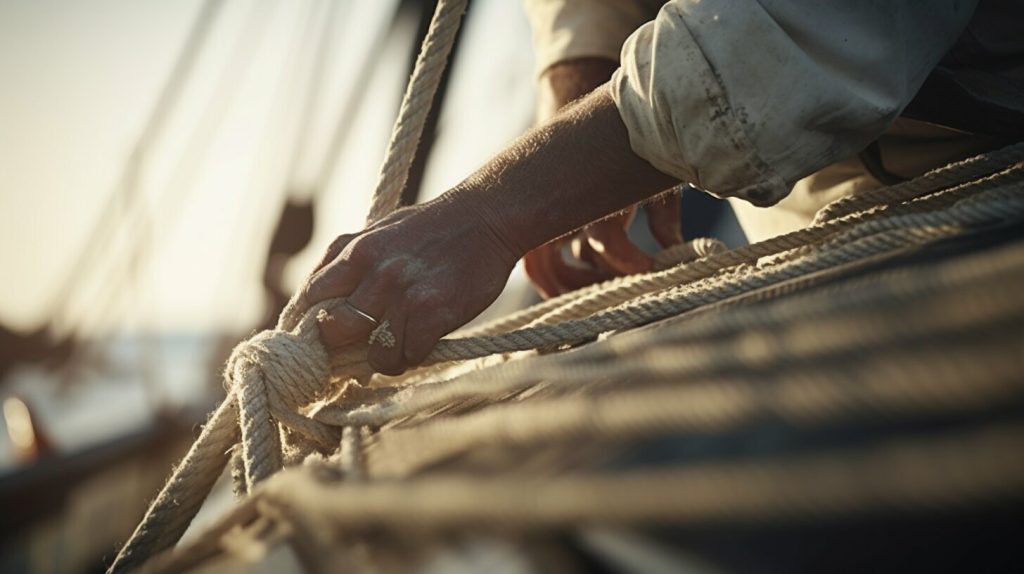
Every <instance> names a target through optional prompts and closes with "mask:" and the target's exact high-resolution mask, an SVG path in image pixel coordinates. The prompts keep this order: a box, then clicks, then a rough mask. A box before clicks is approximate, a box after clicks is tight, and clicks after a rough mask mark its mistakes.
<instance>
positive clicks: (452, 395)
mask: <svg viewBox="0 0 1024 574" xmlns="http://www.w3.org/2000/svg"><path fill="white" fill-rule="evenodd" d="M1016 197H1017V200H1018V201H1017V206H1016V207H1017V211H1016V213H1017V217H1018V219H1020V218H1024V194H1022V193H1021V192H1018V193H1017V195H1016ZM992 202H993V203H1004V202H1006V200H1005V197H1004V196H1002V195H1001V194H1000V195H998V196H996V197H995V198H993V200H992ZM969 207H970V206H969ZM1002 207H1011V208H1012V207H1013V206H1002ZM962 209H963V208H962ZM946 236H949V233H948V231H947V230H944V229H943V230H942V231H936V232H935V234H934V235H933V236H931V237H930V238H931V239H936V238H942V237H946ZM921 238H922V235H921V232H920V231H919V230H916V229H909V230H907V229H899V228H897V229H896V230H894V231H889V232H888V233H886V234H885V235H880V236H870V237H866V238H864V239H859V240H858V241H855V242H853V244H850V245H847V246H845V249H846V251H848V252H851V253H859V252H862V251H863V248H862V246H861V245H860V244H862V242H865V241H866V242H867V244H868V245H870V246H872V247H873V249H880V248H881V249H883V250H885V249H888V250H905V249H907V245H908V242H909V241H912V240H916V239H921ZM926 242H927V241H926ZM842 255H843V254H840V256H839V258H840V259H846V258H845V257H843V256H842ZM820 264H821V260H820V259H817V258H807V259H805V260H803V261H795V262H791V263H787V264H786V265H785V267H784V268H781V269H771V268H769V269H766V270H765V271H764V273H763V274H762V275H761V276H760V277H758V279H760V280H757V281H755V282H754V283H753V284H752V283H751V281H749V277H743V276H739V277H737V278H736V280H735V281H732V282H729V281H719V282H710V283H707V285H706V286H703V288H702V289H701V290H700V291H699V292H697V293H696V294H694V293H687V292H686V291H685V289H684V288H681V291H682V292H683V293H682V294H681V295H677V296H675V298H674V299H671V300H670V299H666V300H663V301H659V302H655V303H654V305H662V304H664V305H669V306H673V307H676V306H681V307H691V306H696V305H699V304H701V303H703V302H709V303H710V302H714V301H716V300H721V299H725V298H728V297H729V296H730V293H731V292H732V291H733V290H735V291H741V290H742V285H743V284H746V285H750V286H751V288H752V289H756V288H757V285H759V284H760V283H761V281H762V280H764V279H766V278H768V276H769V274H772V275H775V277H774V278H775V279H778V280H783V279H784V278H785V277H787V276H794V277H799V276H801V275H803V274H806V273H810V272H813V271H815V270H817V269H816V268H817V267H819V266H821V265H820ZM694 299H696V300H698V301H696V302H693V301H692V300H694ZM842 300H843V299H842V298H840V301H842ZM835 301H836V300H835V299H833V298H828V299H826V300H824V301H823V303H822V304H823V305H824V306H825V308H826V309H828V310H834V309H835V306H836V302H835ZM791 308H792V307H791ZM669 314H673V313H669ZM674 314H679V313H678V312H677V313H674ZM706 317H715V318H717V317H719V315H706ZM585 322H586V321H585ZM702 335H707V334H706V333H701V336H702ZM694 339H695V338H691V339H690V340H691V341H692V340H694ZM625 341H631V339H629V338H627V339H626V340H625ZM632 341H643V342H644V343H638V344H636V345H634V346H632V347H620V348H617V349H615V350H614V351H613V352H612V353H611V354H612V355H614V356H616V357H623V356H629V355H631V354H633V353H637V352H638V351H639V350H640V349H643V348H644V347H645V344H646V345H647V346H649V340H632ZM583 350H584V349H581V350H580V351H583ZM673 352H674V353H675V351H673ZM569 357H579V358H578V359H575V360H574V359H572V358H569ZM565 359H566V360H567V361H571V363H569V362H566V360H563V359H562V357H558V356H551V357H538V358H536V359H534V360H530V361H528V364H526V363H527V361H512V362H509V363H505V364H500V365H497V366H495V367H492V368H488V369H485V370H482V371H478V372H469V373H467V374H464V376H462V377H460V378H457V379H455V380H452V381H449V382H444V383H438V384H431V385H423V386H419V387H413V388H410V389H408V390H407V391H404V392H400V393H398V394H396V395H394V396H392V397H391V398H389V399H386V400H383V401H380V402H378V403H374V404H370V405H366V406H364V407H359V408H347V409H339V408H333V407H325V408H323V409H322V410H321V411H319V412H317V413H316V415H315V416H316V418H317V420H319V421H323V422H326V423H330V424H334V425H343V424H360V425H370V426H376V427H380V426H382V425H384V424H386V423H387V422H388V421H391V420H393V418H396V417H399V416H407V415H410V414H413V413H416V412H419V411H422V410H424V409H426V408H430V407H433V406H436V405H441V404H446V403H450V402H453V401H457V400H464V399H471V398H494V397H497V396H501V395H503V394H507V393H510V392H513V391H516V390H519V389H522V388H524V387H526V386H529V385H532V384H536V383H538V382H540V381H541V380H542V379H544V378H545V377H548V378H554V379H558V378H565V377H566V376H567V374H566V373H567V372H569V369H570V368H581V367H580V366H579V364H580V363H590V364H591V366H592V369H590V370H588V372H587V373H586V377H588V378H600V377H604V376H606V374H609V372H610V371H609V369H610V368H613V367H612V366H611V365H608V364H606V363H600V362H598V361H597V357H595V356H594V355H592V354H586V353H578V352H573V353H570V354H568V356H566V357H565ZM723 360H728V357H723ZM616 362H617V361H616ZM548 365H550V369H549V368H548Z"/></svg>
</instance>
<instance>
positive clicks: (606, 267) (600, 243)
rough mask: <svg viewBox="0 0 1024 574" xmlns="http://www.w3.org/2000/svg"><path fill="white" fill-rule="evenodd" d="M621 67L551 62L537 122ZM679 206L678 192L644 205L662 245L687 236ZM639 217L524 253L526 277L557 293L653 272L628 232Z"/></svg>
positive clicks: (592, 61)
mask: <svg viewBox="0 0 1024 574" xmlns="http://www.w3.org/2000/svg"><path fill="white" fill-rule="evenodd" d="M616 68H618V62H615V61H614V60H608V59H605V58H579V59H575V60H569V61H566V62H562V63H558V64H555V65H553V66H551V67H550V68H548V69H547V70H545V71H544V73H543V74H542V75H541V78H540V82H539V85H538V97H537V118H538V120H539V121H540V122H544V121H547V120H549V119H551V118H552V117H553V116H554V115H555V114H556V113H558V111H559V110H560V109H562V108H563V107H565V106H566V105H568V104H570V103H572V102H574V101H576V100H578V99H580V98H582V97H583V96H585V95H587V94H589V93H590V92H592V91H593V90H594V89H596V88H597V87H598V86H600V85H601V84H604V83H605V82H607V81H608V80H609V79H610V78H611V77H612V74H613V73H614V72H615V69H616ZM679 207H680V206H679V200H678V198H676V197H674V196H666V197H664V198H662V199H657V200H653V201H650V202H648V203H647V204H646V206H645V209H646V211H647V221H648V224H649V227H650V229H651V234H652V235H653V236H654V238H655V239H656V240H657V241H658V243H660V244H661V246H662V247H669V246H671V245H675V244H678V243H680V242H682V240H683V239H682V234H681V231H680V228H679V220H680V219H679ZM635 215H636V209H635V208H630V209H627V210H625V211H623V212H621V213H619V214H616V215H613V216H610V217H606V218H604V219H602V220H600V221H598V222H596V223H593V224H590V225H588V226H586V227H584V228H583V229H582V230H580V231H579V232H578V233H575V234H573V235H570V236H566V237H561V238H558V239H555V240H553V241H549V242H548V243H545V244H544V245H541V246H540V247H537V248H536V249H533V250H532V251H530V252H529V253H527V254H526V255H525V256H524V257H523V266H524V268H525V269H526V274H527V276H528V277H529V278H530V280H531V281H532V282H533V284H534V286H535V287H536V288H537V290H538V291H539V292H540V293H541V294H542V295H544V296H545V297H554V296H556V295H561V294H563V293H566V292H569V291H572V290H574V289H579V288H580V287H584V286H587V285H590V284H592V283H596V282H598V281H604V280H607V279H610V278H612V277H615V276H620V275H626V274H629V273H641V272H644V271H649V270H650V269H651V265H652V263H653V262H652V258H651V256H650V255H648V254H647V253H645V252H644V251H643V250H641V249H640V248H638V247H637V246H636V245H634V244H633V242H632V241H631V240H630V239H629V236H628V234H627V233H626V230H627V229H628V228H629V225H630V223H632V221H633V218H634V217H635ZM567 255H568V257H567Z"/></svg>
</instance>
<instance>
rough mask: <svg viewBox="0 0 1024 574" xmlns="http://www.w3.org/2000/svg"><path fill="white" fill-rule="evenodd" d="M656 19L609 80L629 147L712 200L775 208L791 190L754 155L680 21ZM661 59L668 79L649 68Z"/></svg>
mask: <svg viewBox="0 0 1024 574" xmlns="http://www.w3.org/2000/svg"><path fill="white" fill-rule="evenodd" d="M664 16H665V14H664V10H663V14H661V15H659V17H658V20H657V22H649V23H647V24H645V25H644V26H642V27H641V28H639V29H638V30H637V31H636V32H634V33H633V34H632V35H631V36H630V37H629V39H627V40H626V42H625V44H624V45H623V47H622V59H621V62H622V65H621V67H620V68H619V69H618V70H617V71H616V72H615V74H614V75H613V76H612V80H611V92H612V98H613V99H614V100H615V104H616V106H617V107H618V109H619V114H620V115H621V117H622V121H623V122H624V123H625V124H626V128H627V130H628V131H629V140H630V147H632V149H633V151H634V152H635V153H636V154H637V155H639V156H640V157H642V158H644V159H645V160H647V161H648V162H649V163H650V164H651V165H653V166H654V167H655V168H656V169H657V170H659V171H661V172H663V173H665V174H668V175H671V176H673V177H675V178H678V179H679V180H681V181H684V182H687V183H691V184H693V185H695V186H697V187H699V188H701V189H703V190H705V191H707V192H709V193H711V194H712V195H715V196H718V197H740V198H743V199H746V200H747V201H750V202H751V203H753V204H755V205H759V206H768V205H773V204H775V203H777V202H778V201H779V200H781V199H782V198H783V197H785V196H786V195H787V194H788V193H789V190H790V188H791V185H790V184H787V183H786V181H784V180H783V178H782V177H780V176H779V174H778V173H776V172H775V170H774V169H772V167H771V166H770V165H768V163H766V162H765V161H763V160H762V159H761V158H760V157H759V156H758V154H757V152H756V151H755V147H754V145H753V144H752V142H751V141H750V138H749V137H748V135H747V133H746V131H745V129H744V126H743V123H742V122H741V121H740V118H739V117H738V115H737V113H736V111H735V110H734V109H733V108H732V106H731V105H730V103H729V98H728V97H727V95H726V93H725V91H724V89H723V87H722V85H721V83H720V82H719V80H718V78H717V75H716V74H715V72H714V70H713V69H712V68H711V66H710V65H709V63H708V61H707V60H706V59H705V57H704V54H703V53H702V51H701V49H700V47H699V46H698V45H697V43H696V42H695V40H694V38H693V36H692V35H691V34H690V32H689V30H688V29H687V27H686V25H685V23H684V21H683V20H682V19H681V18H672V17H664ZM659 56H660V60H659ZM666 60H667V61H669V62H668V64H660V65H661V66H665V67H668V66H669V65H670V66H671V67H672V68H673V72H674V73H673V74H672V78H671V79H670V78H666V77H664V76H665V74H664V73H661V74H658V72H659V71H660V70H657V69H656V68H655V63H660V62H662V61H666ZM670 80H674V81H670ZM666 84H671V85H666Z"/></svg>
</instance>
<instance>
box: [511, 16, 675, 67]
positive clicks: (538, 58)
mask: <svg viewBox="0 0 1024 574" xmlns="http://www.w3.org/2000/svg"><path fill="white" fill-rule="evenodd" d="M525 4H526V14H527V16H528V17H529V20H530V27H531V29H532V31H533V48H534V57H535V62H536V69H537V73H538V75H539V74H540V73H542V72H543V71H544V70H546V69H548V68H549V67H551V66H552V65H553V64H557V63H559V62H563V61H566V60H572V59H575V58H587V57H590V58H593V57H597V58H607V59H609V60H614V61H618V59H619V53H620V51H621V50H622V43H623V42H625V41H626V38H628V37H629V35H630V34H632V33H633V32H634V31H635V30H636V29H637V28H639V27H640V25H641V24H643V23H645V22H648V21H650V20H653V19H654V16H655V15H657V13H658V8H660V7H661V5H662V4H664V0H526V2H525Z"/></svg>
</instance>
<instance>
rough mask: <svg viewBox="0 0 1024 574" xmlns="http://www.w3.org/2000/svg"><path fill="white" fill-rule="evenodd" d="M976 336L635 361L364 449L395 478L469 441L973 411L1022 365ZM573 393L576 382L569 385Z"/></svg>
mask: <svg viewBox="0 0 1024 574" xmlns="http://www.w3.org/2000/svg"><path fill="white" fill-rule="evenodd" d="M1021 317H1022V316H1021V315H1019V314H1018V316H1017V317H1016V318H1017V320H1018V321H1019V320H1020V319H1021ZM985 334H986V335H994V336H992V337H991V338H989V339H988V340H987V341H986V343H985V344H979V343H977V342H976V341H974V340H972V339H970V338H965V339H963V340H961V341H957V344H946V345H933V346H930V347H928V348H926V349H918V348H916V347H912V348H910V350H908V351H902V352H893V353H891V355H899V356H898V357H897V358H898V361H899V366H898V367H894V366H893V362H894V361H893V359H894V357H893V356H887V357H872V358H871V359H870V360H863V361H860V362H851V365H852V366H851V367H850V368H849V369H844V370H842V371H838V372H837V371H836V370H835V369H834V368H832V369H830V368H828V367H827V366H825V367H816V368H805V369H791V370H788V371H785V372H784V373H782V374H776V373H774V372H773V373H771V374H769V375H762V376H759V377H758V380H754V381H752V380H751V376H750V375H749V373H746V372H744V373H742V374H737V375H708V376H701V377H700V378H699V379H698V381H692V382H688V384H685V385H684V384H681V383H682V382H683V381H679V380H674V379H673V375H674V374H675V371H673V370H672V369H671V368H670V367H668V366H659V368H658V369H657V372H656V373H655V374H654V375H652V373H650V372H648V370H645V369H644V368H643V367H642V366H638V365H634V366H633V369H632V373H630V375H629V378H621V377H623V373H621V372H616V373H614V374H610V375H606V379H607V380H612V381H616V382H619V383H620V384H619V386H621V387H623V390H616V391H615V392H605V393H603V394H576V393H574V394H569V395H558V396H554V397H545V399H544V400H527V401H523V402H512V403H499V404H495V405H491V406H489V407H488V408H486V409H481V410H478V411H474V412H472V413H470V414H466V415H463V416H458V417H438V418H431V419H429V422H424V423H420V424H418V425H416V426H411V427H404V426H400V427H396V428H391V429H389V430H388V432H386V433H380V434H379V435H377V437H376V441H375V442H374V443H373V445H372V447H371V448H370V449H368V451H367V458H368V460H369V463H368V467H369V469H370V474H371V475H372V476H374V477H375V478H398V477H406V476H409V475H411V474H412V473H414V472H417V471H419V470H420V469H421V468H423V467H425V466H428V465H433V464H436V463H437V462H440V461H442V460H446V459H449V458H451V457H453V456H456V455H460V454H462V453H468V452H472V451H473V450H474V449H477V448H480V447H486V448H488V449H495V448H498V447H502V446H510V445H514V446H520V447H534V446H536V447H538V448H540V447H545V446H551V445H554V444H558V443H562V444H566V443H569V442H571V441H576V440H587V441H590V442H593V441H600V440H605V441H608V440H610V441H615V442H622V441H628V440H636V439H641V438H645V437H651V436H657V435H664V434H666V433H675V434H677V435H678V434H679V433H698V432H699V433H702V434H704V433H714V432H722V431H728V430H735V429H738V428H742V427H744V426H745V425H748V424H750V423H752V422H756V421H759V420H766V419H778V420H783V421H787V422H789V423H791V424H794V425H798V426H799V425H803V426H806V425H808V424H811V423H814V424H818V425H822V424H824V425H834V424H842V423H843V422H845V421H850V420H863V417H864V416H866V415H871V416H874V417H876V418H877V417H879V416H883V417H884V416H885V415H886V414H891V413H898V415H899V417H900V420H904V421H905V420H908V419H910V418H913V417H915V416H922V415H933V414H936V413H963V412H979V411H984V410H985V409H991V408H993V407H998V406H1001V405H1005V404H1006V403H1007V402H1008V401H1017V400H1020V398H1021V397H1022V395H1024V387H1022V382H1021V379H1020V372H1021V369H1022V368H1024V364H1022V361H1021V360H1020V359H1019V358H1018V356H1017V355H1018V354H1019V352H1020V346H1019V344H1016V343H1015V342H1014V341H1013V338H1012V334H1013V331H1012V330H1011V329H1007V328H1002V329H995V330H990V333H985ZM902 342H906V341H902ZM918 344H920V343H919V342H918ZM725 354H726V353H724V352H722V351H720V350H719V351H718V352H717V353H716V355H718V356H722V355H725ZM757 368H759V369H761V368H764V367H763V366H760V365H758V366H757ZM894 373H896V374H899V375H900V379H899V380H898V381H899V382H898V384H896V381H894V380H890V379H888V378H886V377H885V376H882V375H892V374H894ZM574 378H577V377H574ZM577 380H578V378H577ZM593 381H594V379H587V381H586V382H593ZM545 382H546V383H548V382H550V381H548V380H547V379H546V380H545ZM655 383H659V384H655ZM559 384H562V385H564V384H565V381H559ZM634 387H638V388H636V389H635V390H633V388H634ZM581 388H583V387H582V385H576V386H574V387H573V390H574V391H578V390H580V389H581ZM616 388H618V387H616Z"/></svg>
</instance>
